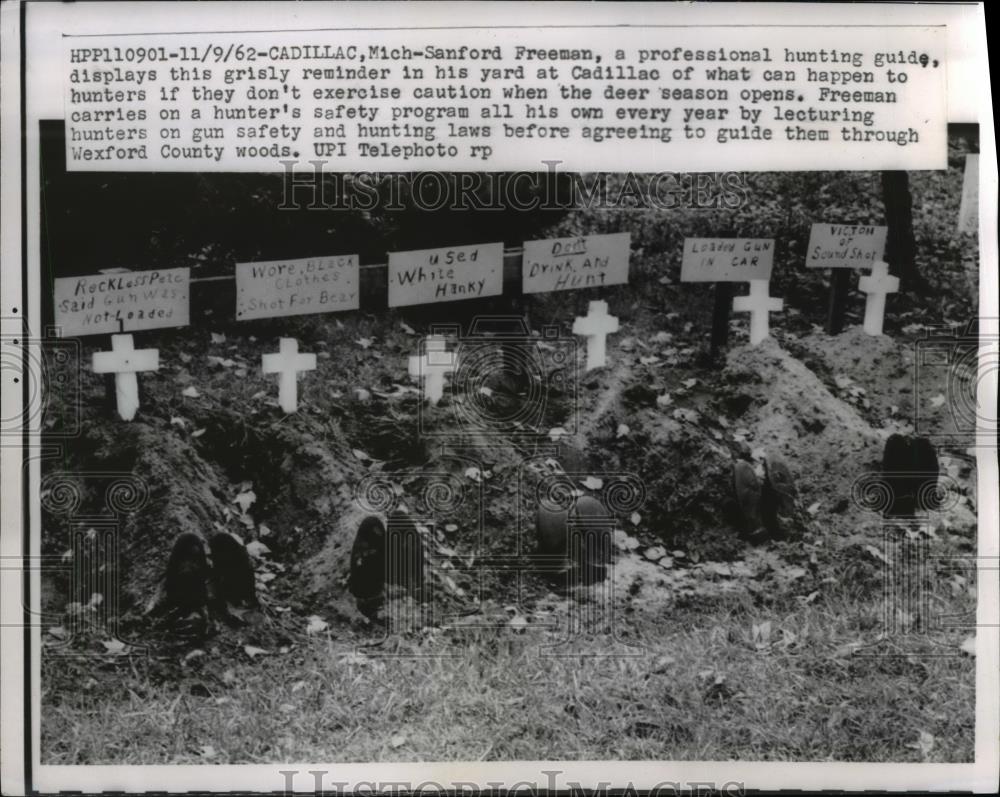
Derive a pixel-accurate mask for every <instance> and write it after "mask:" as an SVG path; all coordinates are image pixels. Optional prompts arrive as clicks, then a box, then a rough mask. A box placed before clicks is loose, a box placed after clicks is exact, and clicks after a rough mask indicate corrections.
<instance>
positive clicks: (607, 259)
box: [521, 232, 632, 293]
mask: <svg viewBox="0 0 1000 797" xmlns="http://www.w3.org/2000/svg"><path fill="white" fill-rule="evenodd" d="M631 240H632V236H631V234H630V233H627V232H618V233H611V234H609V235H584V236H579V237H576V238H549V239H546V240H543V241H525V242H524V261H523V266H522V272H521V287H522V290H523V291H524V293H549V292H552V291H567V290H573V289H576V288H603V287H604V286H606V285H625V284H627V283H628V261H629V248H630V245H631Z"/></svg>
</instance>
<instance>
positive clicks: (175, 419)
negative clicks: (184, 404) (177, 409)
mask: <svg viewBox="0 0 1000 797" xmlns="http://www.w3.org/2000/svg"><path fill="white" fill-rule="evenodd" d="M170 425H171V426H179V427H181V429H184V428H185V427H187V421H185V420H184V419H183V418H178V417H177V416H176V415H174V416H171V418H170Z"/></svg>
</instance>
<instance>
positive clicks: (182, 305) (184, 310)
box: [55, 268, 191, 337]
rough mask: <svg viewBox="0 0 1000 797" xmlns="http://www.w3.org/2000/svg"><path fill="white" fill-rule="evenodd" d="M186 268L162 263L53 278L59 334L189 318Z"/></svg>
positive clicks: (178, 323) (172, 323) (179, 323)
mask: <svg viewBox="0 0 1000 797" xmlns="http://www.w3.org/2000/svg"><path fill="white" fill-rule="evenodd" d="M190 284H191V270H190V269H188V268H167V269H162V270H158V271H129V272H125V273H124V274H94V275H88V276H83V277H62V278H60V279H57V280H56V281H55V322H56V326H57V327H58V330H59V331H58V334H59V336H60V337H72V336H76V335H106V334H108V333H109V332H132V331H136V330H143V329H162V328H164V327H184V326H187V325H188V324H189V323H190V305H189V302H188V295H189V292H190Z"/></svg>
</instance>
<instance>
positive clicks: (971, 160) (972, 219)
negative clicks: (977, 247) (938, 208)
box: [958, 153, 979, 234]
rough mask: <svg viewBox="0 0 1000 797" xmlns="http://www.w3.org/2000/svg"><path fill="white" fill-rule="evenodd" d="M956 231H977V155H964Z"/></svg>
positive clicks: (960, 232)
mask: <svg viewBox="0 0 1000 797" xmlns="http://www.w3.org/2000/svg"><path fill="white" fill-rule="evenodd" d="M958 232H959V234H963V233H977V232H979V155H977V154H975V153H970V154H968V155H966V156H965V175H964V176H963V177H962V204H961V205H960V206H959V209H958Z"/></svg>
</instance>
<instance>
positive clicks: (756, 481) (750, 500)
mask: <svg viewBox="0 0 1000 797" xmlns="http://www.w3.org/2000/svg"><path fill="white" fill-rule="evenodd" d="M733 491H734V492H735V493H736V503H737V506H738V507H739V515H740V517H739V521H740V523H739V525H740V527H741V530H742V531H743V533H744V534H745V535H746V536H747V537H749V538H751V539H754V538H760V537H763V536H765V535H766V536H770V537H783V536H786V535H787V534H788V532H790V531H791V530H792V529H793V528H794V527H795V525H796V520H797V515H798V511H797V501H796V489H795V480H794V479H793V478H792V472H791V470H790V469H789V467H788V464H787V463H786V462H785V461H784V460H783V459H782V458H781V457H779V456H778V455H777V454H768V455H767V456H766V457H765V458H764V478H763V480H762V479H760V477H758V476H757V472H756V471H755V470H754V467H753V465H751V464H750V463H749V462H747V461H746V460H742V459H738V460H736V461H735V462H734V463H733Z"/></svg>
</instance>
